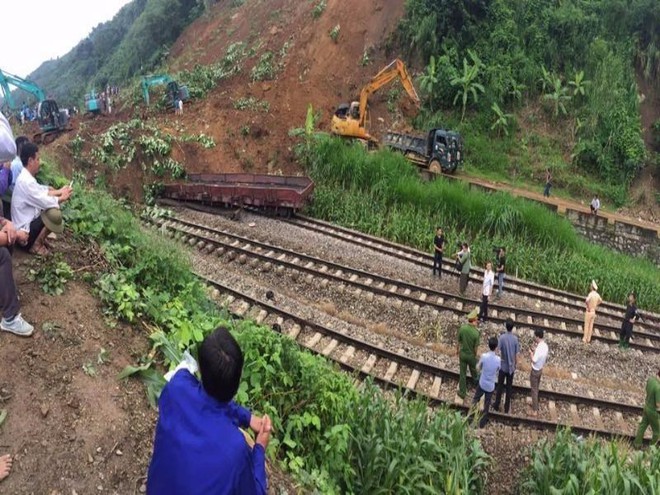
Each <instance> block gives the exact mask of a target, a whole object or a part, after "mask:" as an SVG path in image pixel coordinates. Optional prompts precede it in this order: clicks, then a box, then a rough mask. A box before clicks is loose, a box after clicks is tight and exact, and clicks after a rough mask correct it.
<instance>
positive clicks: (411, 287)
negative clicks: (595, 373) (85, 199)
mask: <svg viewBox="0 0 660 495" xmlns="http://www.w3.org/2000/svg"><path fill="white" fill-rule="evenodd" d="M158 222H160V224H161V225H162V224H164V223H166V222H178V223H179V224H181V225H184V226H186V227H188V228H191V229H197V230H201V231H206V232H209V233H211V234H213V235H219V236H224V237H227V238H230V239H234V242H233V243H228V242H222V241H220V240H218V239H212V238H209V237H207V236H204V235H201V234H197V233H193V232H189V231H186V230H184V229H182V228H177V227H173V226H172V225H167V228H170V229H174V230H178V231H179V232H180V233H181V234H184V235H188V236H195V237H197V238H198V239H199V240H200V241H203V242H208V243H212V244H216V245H217V246H218V247H223V248H224V249H229V250H234V251H238V252H241V253H243V254H245V255H248V256H252V257H257V258H259V259H262V260H264V261H267V262H271V263H276V264H280V265H282V266H285V267H288V268H291V269H294V270H297V271H303V272H306V273H308V274H311V275H314V276H319V277H322V278H328V279H332V280H334V281H337V282H339V283H343V284H348V285H352V286H355V287H357V288H360V289H361V290H365V291H370V292H374V293H378V294H380V295H384V296H386V297H395V298H398V299H402V300H407V301H409V302H412V303H414V304H418V305H419V304H425V305H429V306H433V307H436V308H438V309H440V310H443V311H452V312H454V313H457V314H465V311H464V310H463V305H464V304H470V305H473V304H478V302H477V301H474V300H472V299H469V298H466V297H463V296H457V295H455V294H449V293H445V292H441V291H437V290H435V289H431V288H427V287H421V286H417V285H415V284H411V283H408V282H404V281H401V280H396V279H391V278H388V277H384V276H380V275H377V274H374V273H370V272H366V271H363V270H360V269H357V268H352V267H347V266H345V265H341V264H339V263H335V262H330V261H326V260H322V259H319V258H316V257H314V256H310V255H305V254H302V253H298V252H295V251H292V250H289V249H286V248H282V247H278V246H274V245H271V244H268V243H265V242H261V241H257V240H254V239H250V238H247V237H244V236H241V235H237V234H233V233H231V232H227V231H224V230H219V229H214V228H211V227H208V226H205V225H202V224H199V223H196V222H192V221H189V220H183V219H180V218H177V217H168V218H167V219H158V220H157V221H155V223H156V224H158ZM241 243H243V244H244V245H249V246H256V247H258V248H260V249H262V250H266V251H267V252H273V253H275V252H276V251H277V252H280V253H281V254H282V255H283V256H284V257H286V256H291V257H292V258H293V259H294V260H295V259H297V260H298V261H306V262H307V265H300V264H298V263H296V262H293V261H287V260H284V259H279V258H275V257H274V256H273V255H269V254H265V253H261V252H255V251H253V250H250V249H248V248H246V247H241V246H240V245H239V244H241ZM281 257H282V256H281ZM281 257H280V258H281ZM315 264H316V265H320V266H325V267H327V268H326V270H325V271H323V270H322V269H315V268H312V267H313V265H315ZM328 268H332V269H333V270H335V273H330V272H329V270H328ZM337 273H340V275H338V274H337ZM343 274H352V275H353V277H351V278H344V277H343V276H342V275H343ZM359 277H362V278H364V279H367V280H371V281H379V282H380V283H381V285H382V286H381V287H377V286H373V285H371V284H367V283H365V282H360V281H359ZM387 285H391V286H392V287H391V288H390V289H389V290H387V289H385V287H386V286H387ZM399 289H404V291H405V290H407V291H409V293H408V294H406V293H405V292H404V293H399V292H398V290H399ZM413 291H414V292H420V293H421V294H423V297H422V296H420V297H413V296H412V295H410V294H411V293H412V292H413ZM428 295H432V296H434V297H436V298H437V300H436V301H435V302H433V301H429V300H427V298H428ZM445 299H450V300H454V301H456V302H458V303H460V305H456V306H451V305H448V304H446V303H445V302H444V300H445ZM440 300H442V302H440ZM489 307H490V308H491V309H495V310H496V311H498V314H499V312H501V311H504V312H510V314H511V315H512V316H513V318H514V319H515V320H516V324H517V326H519V327H524V328H539V327H541V328H544V330H546V331H549V332H551V333H558V334H563V335H568V336H571V337H581V336H582V333H581V332H579V331H573V330H569V329H568V328H566V323H569V324H570V323H572V324H579V323H581V320H576V319H572V318H566V317H562V316H555V315H546V314H543V313H540V312H537V311H533V310H529V309H518V308H511V307H507V306H501V305H495V304H493V305H489ZM493 313H494V312H493ZM516 314H517V315H520V316H527V318H528V321H527V322H525V321H524V320H521V319H519V318H516ZM533 317H536V318H539V319H542V320H543V322H544V324H543V325H540V324H534V323H533V321H532V322H530V321H529V319H531V318H533ZM506 319H507V318H505V317H501V316H492V317H491V316H489V320H491V321H495V322H499V323H504V322H505V321H506ZM549 320H552V321H556V322H559V323H560V325H561V324H562V323H563V325H561V326H560V327H559V328H557V327H550V326H549V325H546V322H547V321H549ZM598 328H603V327H602V325H598V326H596V327H595V330H594V335H593V337H592V340H599V341H602V342H606V343H609V344H612V343H615V342H616V343H618V338H617V337H616V334H615V332H614V330H615V329H616V327H610V328H609V330H610V332H611V333H612V335H613V336H611V337H608V336H605V335H601V334H600V331H599V330H598V331H597V329H598ZM636 336H637V340H639V338H640V337H645V338H646V340H647V343H646V344H640V343H638V342H631V343H630V347H631V348H635V349H640V350H645V351H651V352H654V353H660V346H654V345H652V343H651V340H660V335H654V334H647V333H643V332H636Z"/></svg>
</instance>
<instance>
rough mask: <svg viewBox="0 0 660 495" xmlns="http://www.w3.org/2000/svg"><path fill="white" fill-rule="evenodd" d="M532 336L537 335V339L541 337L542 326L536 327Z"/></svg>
mask: <svg viewBox="0 0 660 495" xmlns="http://www.w3.org/2000/svg"><path fill="white" fill-rule="evenodd" d="M534 336H535V337H538V338H539V339H542V338H543V329H542V328H537V329H536V330H534Z"/></svg>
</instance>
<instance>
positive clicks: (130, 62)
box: [28, 0, 205, 104]
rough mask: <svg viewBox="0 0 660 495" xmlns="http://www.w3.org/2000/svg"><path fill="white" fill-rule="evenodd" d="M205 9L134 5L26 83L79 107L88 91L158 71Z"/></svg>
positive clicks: (158, 2) (178, 1)
mask: <svg viewBox="0 0 660 495" xmlns="http://www.w3.org/2000/svg"><path fill="white" fill-rule="evenodd" d="M204 8H205V6H204V2H203V1H202V0H133V1H132V2H130V3H129V4H127V5H125V6H124V7H123V8H122V9H121V10H120V11H119V12H118V13H117V14H116V15H115V17H114V18H113V19H112V20H110V21H108V22H104V23H102V24H99V25H98V26H96V27H95V28H94V29H93V30H92V32H91V34H90V35H89V36H88V37H87V38H85V39H84V40H82V41H81V42H80V43H78V45H76V46H75V47H74V48H73V49H72V50H71V51H70V52H69V53H67V54H66V55H64V56H62V57H60V58H58V59H56V60H49V61H47V62H44V63H43V64H41V66H40V67H39V68H38V69H37V70H35V71H34V72H33V73H32V74H30V75H29V76H28V79H31V80H33V81H35V82H36V83H37V84H39V85H40V86H41V87H42V88H44V89H45V90H46V92H47V93H48V94H50V95H52V96H53V97H54V98H55V99H57V100H58V101H60V102H61V103H62V104H73V103H78V104H80V103H79V100H80V99H81V98H82V95H83V94H84V93H85V92H86V91H87V90H89V89H92V88H96V89H97V90H99V89H100V88H101V87H105V85H106V84H113V85H120V86H121V85H122V84H123V83H124V82H125V81H126V80H127V79H130V78H132V77H134V76H135V75H138V74H142V73H147V72H149V71H150V70H152V69H154V68H155V67H157V66H158V65H159V64H160V63H161V62H162V61H163V60H164V57H166V56H167V54H168V52H169V47H170V46H171V45H172V43H174V41H176V39H177V38H178V37H179V35H180V34H181V33H182V32H183V30H184V29H185V27H186V26H187V25H188V24H190V22H192V21H193V20H194V19H195V18H197V17H198V16H199V15H200V14H201V13H202V12H203V11H204ZM165 26H166V27H167V28H166V29H164V27H165Z"/></svg>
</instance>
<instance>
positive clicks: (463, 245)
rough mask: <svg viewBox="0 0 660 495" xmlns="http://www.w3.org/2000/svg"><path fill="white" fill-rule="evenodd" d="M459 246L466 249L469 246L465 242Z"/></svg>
mask: <svg viewBox="0 0 660 495" xmlns="http://www.w3.org/2000/svg"><path fill="white" fill-rule="evenodd" d="M461 246H462V247H464V248H466V247H470V246H468V243H467V242H464V243H463V244H461Z"/></svg>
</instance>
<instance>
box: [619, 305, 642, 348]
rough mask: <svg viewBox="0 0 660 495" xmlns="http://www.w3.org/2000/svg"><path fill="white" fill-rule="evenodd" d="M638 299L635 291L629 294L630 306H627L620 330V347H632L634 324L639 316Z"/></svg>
mask: <svg viewBox="0 0 660 495" xmlns="http://www.w3.org/2000/svg"><path fill="white" fill-rule="evenodd" d="M636 300H637V298H636V297H635V293H634V292H631V293H630V294H628V306H627V307H626V314H625V315H624V316H623V323H622V324H621V332H619V347H620V348H622V349H628V348H629V347H630V339H631V338H632V334H633V325H634V324H635V323H637V319H638V318H639V313H638V312H637V301H636Z"/></svg>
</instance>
